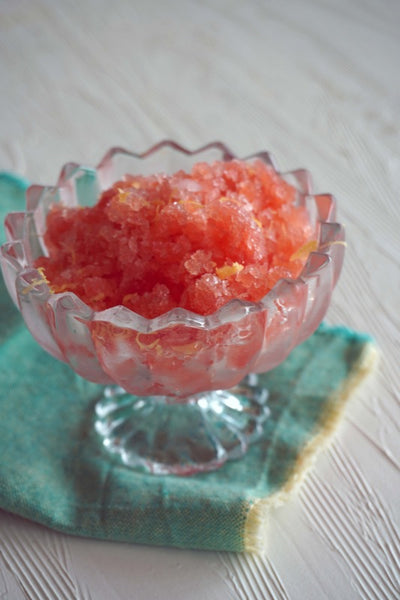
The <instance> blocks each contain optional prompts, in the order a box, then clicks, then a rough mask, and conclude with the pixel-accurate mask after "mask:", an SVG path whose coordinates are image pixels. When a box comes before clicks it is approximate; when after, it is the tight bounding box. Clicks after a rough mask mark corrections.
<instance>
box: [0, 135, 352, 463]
mask: <svg viewBox="0 0 400 600" xmlns="http://www.w3.org/2000/svg"><path fill="white" fill-rule="evenodd" d="M255 157H259V158H261V159H262V160H264V161H265V162H266V163H267V164H269V165H271V166H272V167H273V168H274V169H276V167H275V165H274V161H273V159H272V158H271V156H270V154H269V153H268V152H261V153H257V154H255V155H252V156H250V157H246V159H245V160H250V159H253V158H255ZM233 158H236V157H235V156H234V155H233V154H232V152H230V150H229V149H228V148H227V147H226V146H224V145H223V144H222V143H220V142H214V143H211V144H208V145H207V146H204V147H203V148H200V149H199V150H196V151H193V152H191V151H188V150H187V149H185V148H183V147H181V146H179V145H178V144H176V143H175V142H172V141H163V142H160V143H159V144H157V145H155V146H154V147H152V148H150V149H149V150H148V151H146V152H144V153H142V154H137V153H133V152H128V151H126V150H124V149H122V148H113V149H111V150H110V151H109V152H107V154H106V155H105V157H104V158H103V160H102V161H101V162H100V164H99V165H98V166H97V167H96V168H89V167H84V166H81V165H78V164H75V163H68V164H67V165H65V166H64V167H63V169H62V171H61V174H60V176H59V179H58V182H57V185H56V186H54V187H42V186H31V187H30V188H29V189H28V191H27V203H26V211H25V212H21V213H11V214H9V215H8V216H7V218H6V221H5V228H6V234H7V240H8V242H7V243H6V244H4V245H3V246H2V247H1V255H0V261H1V266H2V271H3V276H4V280H5V282H6V285H7V288H8V290H9V293H10V296H11V298H12V299H13V301H14V302H15V304H16V306H17V307H18V308H19V310H20V311H21V314H22V316H23V318H24V320H25V323H26V325H27V327H28V329H29V330H30V332H31V333H32V335H33V336H34V338H35V339H36V340H37V341H38V342H39V344H41V346H42V347H43V348H44V349H45V350H46V351H47V352H49V353H50V354H52V355H53V356H54V357H55V358H57V359H59V360H61V361H65V362H66V363H68V364H69V365H70V366H71V367H72V369H73V370H74V371H75V372H76V373H78V374H79V375H81V376H82V377H84V378H86V379H88V380H90V381H93V382H96V383H100V384H104V385H105V386H106V387H105V393H104V395H103V397H102V398H101V399H100V400H99V402H98V404H97V407H96V415H95V417H94V421H95V427H96V430H97V432H98V433H99V436H100V438H101V439H102V440H103V443H104V446H105V447H106V448H107V449H108V450H109V451H110V452H112V453H115V454H116V455H118V456H119V457H120V459H121V460H122V461H123V463H125V464H126V465H129V466H131V467H134V468H140V469H145V470H146V471H148V472H151V473H163V474H165V473H174V474H180V475H187V474H193V473H196V472H199V471H206V470H211V469H215V468H218V467H219V466H221V465H222V464H224V462H225V461H226V460H228V459H232V458H235V459H237V458H239V457H240V456H242V455H243V454H244V453H245V452H246V450H247V447H248V445H249V444H250V443H253V442H255V441H256V440H257V438H258V437H259V436H260V435H261V433H262V427H263V423H264V421H265V419H266V418H267V416H268V405H267V394H266V392H265V391H264V390H262V389H259V387H258V386H257V373H262V372H265V371H268V370H270V369H272V368H274V367H275V366H277V365H278V364H279V363H281V362H282V361H283V360H284V359H285V358H286V357H287V356H288V354H289V353H290V352H291V350H292V349H293V348H294V347H295V346H296V345H297V344H299V343H300V342H301V341H303V340H304V339H306V338H307V337H308V336H309V335H311V334H312V333H313V332H314V330H315V329H316V328H317V326H318V325H319V323H320V322H321V320H322V318H323V317H324V315H325V312H326V310H327V308H328V305H329V302H330V299H331V294H332V291H333V288H334V286H335V284H336V281H337V279H338V276H339V273H340V270H341V267H342V262H343V255H344V243H343V242H344V229H343V227H342V226H341V225H340V224H338V223H336V222H335V200H334V198H333V197H332V196H331V195H329V194H323V195H315V194H314V193H313V189H312V182H311V176H310V174H309V173H308V172H307V171H305V170H296V171H291V172H289V173H281V174H280V175H281V177H283V178H284V179H285V180H287V181H288V182H289V183H290V184H292V185H293V186H294V187H295V188H296V190H297V199H296V201H297V202H298V203H299V204H300V205H303V206H305V207H306V208H307V210H308V213H309V215H310V220H311V222H312V223H313V225H314V227H315V238H316V239H317V240H318V247H317V248H316V250H315V251H314V252H311V253H310V255H309V257H308V260H307V262H306V264H305V266H304V269H303V271H302V273H301V275H300V276H299V277H298V278H297V279H296V280H286V279H284V280H280V281H279V282H278V283H277V284H276V285H275V287H274V288H273V289H272V290H271V291H270V292H269V293H268V294H267V295H266V296H265V297H264V298H263V299H262V300H261V301H259V302H257V303H252V302H244V301H241V300H238V299H234V300H231V301H230V302H229V303H228V304H226V305H225V306H224V307H222V308H221V309H219V310H218V311H216V312H215V313H213V314H212V315H209V316H202V315H198V314H195V313H192V312H189V311H187V310H185V309H182V308H176V309H174V310H171V311H169V312H168V313H165V314H163V315H161V316H159V317H156V318H154V319H146V318H144V317H142V316H140V315H138V314H136V313H134V312H132V311H131V310H129V309H127V308H125V307H123V306H115V307H113V308H110V309H108V310H104V311H101V312H95V311H93V310H92V309H91V308H90V307H89V306H87V305H86V304H85V303H83V302H82V301H81V300H80V299H79V298H78V297H77V296H76V295H75V294H73V293H71V292H65V293H61V294H52V293H51V292H50V290H49V287H48V285H47V284H46V282H45V281H44V279H43V277H42V275H41V274H40V272H38V271H37V270H36V269H35V268H33V263H34V261H35V259H36V258H37V257H38V256H41V255H43V254H46V252H47V250H46V247H45V244H44V241H43V234H44V232H45V227H46V215H47V213H48V211H49V208H50V207H51V205H52V204H54V203H57V202H61V203H63V204H65V205H67V206H74V205H77V204H79V205H92V204H94V203H95V202H96V201H97V199H98V197H99V194H100V193H101V192H102V191H103V190H104V189H107V188H109V187H110V186H111V185H112V184H113V183H114V182H115V181H117V180H119V179H121V178H122V177H123V176H124V175H125V174H127V173H130V174H134V173H140V174H150V173H155V172H161V171H163V172H166V173H172V172H175V171H177V170H179V169H184V170H189V169H190V168H191V166H192V165H193V164H194V163H195V162H198V161H200V160H201V161H207V162H210V161H213V160H231V159H233Z"/></svg>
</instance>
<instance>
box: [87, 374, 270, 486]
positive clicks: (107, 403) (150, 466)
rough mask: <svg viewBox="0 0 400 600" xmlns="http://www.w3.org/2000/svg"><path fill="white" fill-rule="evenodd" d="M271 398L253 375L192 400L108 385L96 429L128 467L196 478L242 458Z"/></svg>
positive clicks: (258, 430) (259, 428)
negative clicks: (142, 393)
mask: <svg viewBox="0 0 400 600" xmlns="http://www.w3.org/2000/svg"><path fill="white" fill-rule="evenodd" d="M267 397H268V393H267V391H266V390H265V389H263V388H262V387H259V386H258V377H257V375H254V374H250V375H248V376H247V377H246V378H245V379H243V381H242V382H240V383H239V384H238V385H237V386H235V387H234V388H231V389H230V390H217V391H211V392H203V393H199V394H193V395H191V396H189V397H188V398H171V397H168V396H148V397H139V396H134V395H132V394H128V393H126V392H125V391H124V390H123V389H122V388H120V387H117V386H107V387H106V388H105V389H104V394H103V396H102V398H101V399H100V400H99V401H98V402H97V404H96V421H95V427H96V431H97V433H98V434H99V435H100V436H101V437H102V438H103V444H104V446H105V447H106V448H107V450H108V451H110V452H112V453H115V454H118V455H119V457H120V459H121V461H122V463H123V464H125V465H127V466H129V467H133V468H138V469H139V470H142V471H146V472H149V473H154V474H160V475H168V474H174V475H192V474H195V473H199V472H204V471H211V470H214V469H218V468H219V467H220V466H221V465H223V464H224V463H225V462H226V461H227V460H231V459H237V458H240V457H242V456H243V455H244V454H245V453H246V451H247V449H248V446H249V444H251V443H253V442H255V441H257V440H258V439H259V438H260V436H261V433H262V429H263V424H264V421H265V420H266V418H267V417H268V414H269V408H268V406H267V404H266V402H267Z"/></svg>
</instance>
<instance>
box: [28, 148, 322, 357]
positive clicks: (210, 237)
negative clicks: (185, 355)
mask: <svg viewBox="0 0 400 600" xmlns="http://www.w3.org/2000/svg"><path fill="white" fill-rule="evenodd" d="M295 197H296V191H295V189H294V188H293V187H292V186H290V185H289V184H288V183H286V182H285V181H284V180H283V179H282V178H281V177H280V176H279V175H278V174H277V173H276V172H275V171H274V170H273V169H272V168H271V167H269V166H268V165H266V164H265V163H264V162H263V161H261V160H254V161H253V162H251V163H247V162H245V161H240V160H232V161H229V162H214V163H210V164H208V163H204V162H202V163H197V164H196V165H194V167H193V168H192V170H191V172H190V173H185V172H183V171H178V172H177V173H175V174H173V175H165V174H156V175H151V176H146V177H145V176H142V175H126V176H125V177H124V178H123V179H122V180H121V181H118V182H116V183H115V184H114V185H113V187H111V188H110V189H108V190H106V191H105V192H103V194H102V195H101V197H100V199H99V201H98V203H97V204H96V205H95V206H93V207H79V208H67V207H65V206H63V205H61V204H58V205H54V206H53V207H52V208H51V209H50V211H49V213H48V216H47V230H46V233H45V243H46V246H47V250H48V256H47V257H44V256H43V257H40V258H39V259H38V260H37V261H36V263H35V266H36V267H37V268H39V269H41V271H40V275H41V278H42V281H46V282H48V284H49V286H50V288H51V291H52V292H54V293H59V292H63V291H66V290H71V291H73V292H74V293H75V294H77V295H78V296H79V297H80V298H81V299H82V300H83V301H84V302H86V303H87V304H88V305H89V306H91V307H92V308H93V309H95V310H104V309H107V308H110V307H112V306H116V305H120V304H122V305H124V306H126V307H127V308H130V309H131V310H133V311H135V312H137V313H139V314H141V315H143V316H145V317H148V318H153V317H157V316H159V315H161V314H163V313H165V312H167V311H169V310H170V309H172V308H175V307H178V306H179V307H183V308H186V309H188V310H191V311H193V312H196V313H199V314H203V315H206V314H211V313H212V312H214V311H215V310H217V309H218V308H220V307H221V306H223V305H224V304H226V303H227V302H228V301H229V300H231V299H232V298H240V299H243V300H248V301H259V300H260V299H261V298H262V297H263V296H264V295H265V294H267V293H268V292H269V290H270V289H271V288H272V287H273V286H274V285H275V283H276V282H277V281H278V280H279V279H281V278H283V277H285V278H295V277H297V276H298V275H299V274H300V272H301V269H302V267H303V265H304V263H305V261H306V259H307V256H308V254H309V252H310V251H312V250H313V249H315V248H314V247H315V242H314V240H313V234H314V232H313V231H312V227H311V225H310V223H309V219H308V215H307V212H306V210H305V208H304V207H300V206H297V205H296V203H295ZM137 343H138V344H139V346H140V345H141V344H142V341H141V340H137ZM154 349H157V350H159V351H161V346H159V344H158V343H156V344H155V345H154ZM185 351H186V348H185Z"/></svg>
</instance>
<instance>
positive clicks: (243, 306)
mask: <svg viewBox="0 0 400 600" xmlns="http://www.w3.org/2000/svg"><path fill="white" fill-rule="evenodd" d="M164 147H169V148H171V149H172V150H173V151H176V152H181V153H183V154H185V155H188V156H189V155H193V156H194V155H197V154H200V153H202V152H205V151H207V150H210V149H217V150H219V151H221V152H222V153H223V159H224V160H233V159H239V160H251V159H256V158H260V159H261V160H263V161H264V162H266V163H267V164H268V165H270V166H271V167H272V168H273V169H274V171H275V172H276V173H277V174H278V175H279V176H281V177H283V178H285V176H289V175H291V174H293V173H295V172H296V171H298V169H294V170H291V171H287V172H285V173H281V172H280V171H279V170H278V169H277V167H276V164H275V160H274V159H273V156H272V155H271V154H270V152H267V151H261V152H258V153H255V154H251V155H249V156H246V157H244V158H239V157H238V156H236V155H235V154H233V153H232V152H231V151H230V150H229V149H228V148H227V147H226V146H225V145H224V144H223V143H221V142H210V143H209V144H206V145H204V146H202V147H200V148H198V149H196V150H193V151H190V150H187V149H186V148H184V147H183V146H180V145H178V144H177V143H175V142H173V141H171V140H163V141H161V142H159V143H157V144H155V145H153V146H151V147H150V148H149V149H148V150H146V151H145V152H143V153H135V152H131V151H129V150H126V149H125V148H123V147H119V146H114V147H112V148H110V150H108V151H107V152H106V154H105V155H104V157H103V158H102V159H101V160H100V162H99V163H98V165H97V166H96V167H94V168H93V167H88V166H87V165H83V164H79V163H74V162H68V163H65V164H64V165H63V167H62V168H61V171H60V175H59V178H58V181H57V185H56V186H40V187H41V188H43V189H47V190H55V189H61V188H62V187H63V186H65V185H66V184H67V182H68V181H69V180H70V178H71V177H72V176H73V173H74V172H76V171H75V169H76V170H78V169H79V170H80V169H82V170H88V169H90V170H95V171H96V172H98V171H99V170H100V169H102V168H103V167H105V166H106V164H107V162H109V161H110V160H111V159H113V158H114V157H115V156H116V155H125V156H128V157H132V158H134V159H145V158H147V157H148V156H150V155H151V154H153V153H155V152H157V151H158V150H161V149H162V148H164ZM304 172H305V173H306V174H307V176H308V178H309V179H310V182H311V174H310V172H309V171H308V170H306V169H304ZM31 187H33V186H30V188H31ZM35 187H36V186H35ZM30 188H28V190H27V193H29V189H30ZM306 195H307V196H309V197H313V196H314V194H313V193H307V194H306ZM332 203H334V199H333V197H332ZM39 205H40V203H39ZM24 212H25V214H27V212H28V211H24ZM319 223H320V225H322V224H324V223H330V224H333V223H334V222H331V221H322V220H319ZM320 231H321V228H320ZM20 240H21V238H18V239H15V240H13V241H20ZM21 241H22V240H21ZM312 255H320V256H323V257H324V262H323V263H322V264H319V265H318V266H317V268H315V269H314V270H311V271H310V270H309V269H308V267H307V265H308V262H309V260H310V257H311V256H312ZM331 260H332V258H331V257H330V256H329V254H328V253H327V252H324V251H323V250H322V249H321V241H320V239H319V240H318V247H317V249H316V250H315V251H313V252H310V255H309V257H308V259H307V262H306V263H305V265H304V267H303V269H302V272H301V273H300V275H299V276H298V277H297V278H296V279H286V278H283V279H280V280H279V281H277V282H276V284H275V285H274V287H273V288H272V289H271V290H270V291H269V292H268V293H267V294H266V295H265V296H264V297H263V298H261V299H260V300H259V301H257V302H251V301H246V300H242V299H240V298H232V299H231V300H229V301H228V302H227V303H226V304H224V305H223V306H221V307H220V308H219V309H218V310H216V311H215V312H213V313H211V314H209V315H201V314H198V313H194V312H192V311H189V310H187V309H185V308H181V307H176V308H173V309H171V310H169V311H168V312H166V313H163V314H161V315H159V316H157V317H153V318H151V319H149V318H146V317H143V316H142V315H140V314H138V313H135V312H134V311H132V310H131V309H129V308H127V307H125V306H123V305H116V306H113V307H111V308H108V309H105V310H103V311H95V310H93V309H92V308H91V307H90V306H89V305H87V304H86V303H85V302H83V301H82V300H81V299H80V298H79V297H78V296H77V295H76V294H75V293H74V292H70V291H66V292H61V293H52V292H51V291H50V288H49V286H48V285H47V283H46V282H45V281H43V283H40V284H39V285H38V286H35V289H37V288H38V287H39V286H40V287H42V286H45V289H46V288H47V291H48V297H47V298H45V299H44V300H46V301H47V302H49V303H51V304H52V303H53V302H59V301H62V299H63V298H71V299H72V301H73V304H74V307H77V303H78V304H79V305H80V306H81V308H82V309H86V310H87V318H88V320H92V321H102V322H104V321H105V322H109V323H112V324H114V325H116V326H120V327H125V328H127V329H132V330H134V331H139V332H141V333H153V332H155V331H158V330H160V329H164V328H165V327H168V326H172V325H179V324H181V325H185V326H189V327H193V328H196V329H207V330H208V329H209V330H211V329H215V328H216V327H218V326H220V325H223V324H227V323H230V322H234V321H238V320H239V319H241V318H243V317H245V316H247V315H248V314H250V313H256V312H261V311H263V310H266V309H268V305H270V304H271V303H274V301H276V300H277V299H279V298H281V297H282V294H280V293H279V289H280V288H281V287H282V286H303V285H306V283H307V279H310V278H312V277H315V276H316V275H317V274H318V272H319V271H320V270H321V269H324V268H326V267H327V266H328V264H329V263H330V261H331ZM306 271H308V272H306ZM29 272H34V273H37V275H39V272H38V271H37V269H35V268H34V267H33V266H32V265H29V264H28V265H27V266H26V267H25V268H23V269H22V270H21V272H20V273H19V274H18V275H17V278H19V277H21V276H23V275H24V274H25V275H27V274H28V273H29Z"/></svg>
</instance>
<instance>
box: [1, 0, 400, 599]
mask: <svg viewBox="0 0 400 600" xmlns="http://www.w3.org/2000/svg"><path fill="white" fill-rule="evenodd" d="M399 27H400V3H399V2H398V1H397V0H393V1H390V0H384V1H382V2H380V1H379V0H354V1H353V2H348V1H345V0H299V1H297V0H296V1H295V0H289V1H287V2H278V1H262V0H258V1H256V0H248V1H247V2H242V1H238V0H206V1H197V2H196V1H194V0H191V1H187V2H185V1H184V0H182V1H179V0H171V1H165V2H163V1H161V0H152V1H150V2H141V1H139V0H136V1H132V2H129V1H123V0H113V2H106V1H105V0H98V1H95V0H81V1H80V2H78V1H74V0H68V1H65V2H62V1H61V0H16V1H15V2H11V1H8V0H0V82H1V95H0V124H1V127H0V131H1V139H0V169H12V170H14V171H17V172H19V173H21V174H23V175H25V176H27V177H28V178H29V179H31V180H32V181H35V182H37V183H54V182H55V179H56V175H57V172H58V170H59V168H60V166H61V165H62V164H63V163H64V162H67V161H69V160H74V161H78V162H83V163H86V164H95V163H96V162H97V161H98V160H99V159H100V158H101V156H102V154H103V153H104V151H105V150H106V149H107V148H108V147H110V146H111V145H123V146H126V147H128V148H132V149H137V150H144V149H145V148H146V147H148V146H150V145H151V144H153V143H154V142H156V141H158V140H160V139H162V138H166V137H169V138H174V139H176V140H177V141H179V142H180V143H182V144H184V145H187V146H188V147H193V148H195V147H198V146H200V145H202V144H204V143H205V142H207V141H210V140H214V139H220V140H223V141H224V142H226V143H227V145H229V146H230V147H231V148H232V149H233V150H234V151H235V152H237V153H238V154H242V155H246V154H249V153H250V152H253V151H256V150H261V149H268V150H271V151H272V152H273V153H274V154H275V156H276V158H277V160H278V163H279V165H280V166H281V168H282V169H283V170H285V169H292V168H295V167H307V168H309V169H310V170H311V172H312V173H313V176H314V182H315V186H316V189H317V190H318V191H320V192H325V191H329V192H332V193H334V194H335V195H336V196H337V198H338V201H339V210H340V217H341V220H342V221H343V222H344V223H346V227H347V238H348V248H347V256H346V263H345V268H344V271H343V275H342V277H341V279H340V282H339V285H338V287H337V289H336V291H335V294H334V298H333V302H332V305H331V308H330V310H329V313H328V320H329V322H332V323H338V324H344V325H348V326H350V327H353V328H355V329H358V330H360V331H368V332H370V333H372V334H373V335H374V336H375V338H376V340H377V343H378V346H379V348H380V352H381V356H382V358H381V362H380V367H379V370H378V372H377V373H376V374H375V375H374V376H373V377H372V378H371V379H370V380H369V381H368V383H367V384H366V385H365V386H364V387H363V388H362V390H360V391H359V392H358V393H357V395H356V396H355V397H354V399H353V400H352V402H351V404H350V405H349V407H348V410H347V412H346V415H345V418H344V421H343V425H342V427H341V428H340V431H339V432H338V435H337V436H336V438H335V441H334V443H333V446H332V447H331V449H330V450H329V451H327V452H325V453H324V454H323V455H321V456H320V457H319V459H318V461H317V463H316V465H315V469H314V470H313V472H312V474H311V476H310V477H309V478H308V480H307V481H306V483H305V485H304V487H303V489H302V491H301V492H300V494H299V495H298V496H297V497H296V498H293V499H292V500H291V501H290V502H289V503H288V504H286V505H285V506H283V507H282V508H280V509H278V510H276V511H275V512H274V513H273V515H272V517H271V521H270V523H269V528H268V532H267V533H266V535H268V537H269V549H268V552H267V554H266V556H265V557H263V558H257V557H252V556H236V555H230V554H227V553H206V552H202V553H200V552H191V551H190V552H184V551H178V550H171V549H163V548H158V549H154V548H149V547H141V546H128V545H123V544H112V543H100V542H96V541H92V540H84V539H76V538H73V537H68V536H64V535H61V534H58V533H55V532H52V531H49V530H46V529H44V528H42V527H40V526H38V525H35V524H33V523H29V522H26V521H24V520H22V519H19V518H17V517H13V516H11V515H8V514H6V513H1V512H0V532H1V535H0V597H1V598H4V599H7V600H19V599H20V598H21V599H22V598H32V599H40V600H41V599H47V598H49V599H53V598H57V599H60V600H61V599H70V598H79V599H82V600H89V599H96V600H102V599H104V600H106V599H107V600H125V599H126V600H128V599H131V598H135V599H139V600H141V599H144V600H148V599H157V598H160V599H169V598H174V599H175V600H183V599H187V598H191V599H194V600H196V599H201V598H207V599H211V600H212V599H214V598H215V599H217V598H218V599H220V598H224V599H225V598H226V599H228V600H229V599H233V600H237V599H249V600H253V599H254V600H255V599H260V598H272V599H274V600H275V599H279V600H283V599H290V600H297V599H298V600H302V599H307V600H313V599H318V600H320V599H325V598H329V599H330V598H346V599H353V598H354V599H355V598H363V599H367V598H368V599H369V598H373V599H375V600H378V599H379V600H380V599H385V600H391V599H394V598H399V597H400V494H399V490H400V474H399V469H400V443H399V439H400V436H399V429H400V425H399V424H400V394H399V388H400V370H399V358H400V352H399V350H400V327H399V323H400V317H399V314H400V313H399V301H400V267H399V264H400V233H399V230H400V208H399V206H400V204H399V198H400V120H399V110H400V77H399V61H400V58H399V57H400V35H399Z"/></svg>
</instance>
